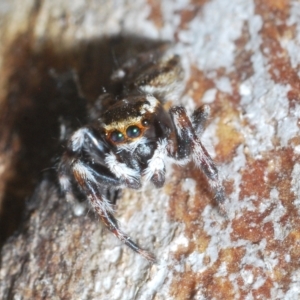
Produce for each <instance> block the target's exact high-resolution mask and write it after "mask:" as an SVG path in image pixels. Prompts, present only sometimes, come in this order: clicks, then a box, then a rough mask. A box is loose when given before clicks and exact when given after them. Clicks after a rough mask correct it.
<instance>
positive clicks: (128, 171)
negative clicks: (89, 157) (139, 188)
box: [105, 152, 139, 181]
mask: <svg viewBox="0 0 300 300" xmlns="http://www.w3.org/2000/svg"><path fill="white" fill-rule="evenodd" d="M105 163H106V165H107V166H108V168H109V170H110V171H111V172H112V173H113V174H114V175H115V176H116V177H117V178H123V179H126V178H131V179H133V180H134V181H138V178H139V171H137V170H134V169H132V168H129V167H128V166H127V165H126V164H125V163H121V162H119V161H118V160H117V158H116V156H115V154H113V153H112V152H110V153H109V154H107V155H106V158H105Z"/></svg>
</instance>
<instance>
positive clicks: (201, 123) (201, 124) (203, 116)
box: [191, 104, 210, 137]
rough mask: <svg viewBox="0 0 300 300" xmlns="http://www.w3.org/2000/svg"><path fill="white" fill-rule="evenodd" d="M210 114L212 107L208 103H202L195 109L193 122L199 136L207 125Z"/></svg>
mask: <svg viewBox="0 0 300 300" xmlns="http://www.w3.org/2000/svg"><path fill="white" fill-rule="evenodd" d="M209 115H210V107H209V106H208V105H205V104H204V105H202V106H200V107H198V108H197V109H196V110H194V112H193V114H192V118H191V119H192V124H193V127H194V129H195V132H196V134H197V136H198V137H199V136H201V135H202V133H203V131H204V129H205V125H206V121H207V119H208V117H209Z"/></svg>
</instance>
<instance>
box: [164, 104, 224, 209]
mask: <svg viewBox="0 0 300 300" xmlns="http://www.w3.org/2000/svg"><path fill="white" fill-rule="evenodd" d="M170 114H171V117H172V120H173V123H174V125H175V128H176V132H177V148H175V149H173V153H170V154H171V156H173V157H175V158H176V159H180V158H182V159H184V158H188V156H191V157H192V159H193V161H194V162H195V164H196V165H197V166H198V167H199V168H200V169H201V170H202V171H203V173H204V174H205V175H206V177H207V178H208V182H209V185H210V187H211V189H212V191H213V192H214V195H215V199H216V201H217V203H218V205H219V209H220V212H221V213H222V214H224V215H226V211H225V207H224V201H225V194H224V188H223V186H222V184H221V182H220V180H219V175H218V169H217V167H216V165H215V163H214V162H213V160H212V158H211V157H210V155H209V154H208V152H207V150H206V149H205V147H204V146H203V145H202V143H201V141H200V139H199V138H198V136H197V134H196V130H195V128H194V126H195V127H196V129H197V131H198V130H200V129H201V126H202V123H201V122H202V121H203V118H202V119H201V118H198V117H197V115H198V116H199V115H200V116H201V114H202V115H205V114H206V113H205V110H203V111H202V112H201V110H200V111H198V112H195V113H194V115H193V116H194V118H193V121H194V122H196V124H195V125H194V126H193V124H192V121H191V120H190V118H189V117H188V115H187V113H186V110H185V109H184V108H183V107H179V106H176V107H173V108H171V110H170ZM197 119H198V125H197Z"/></svg>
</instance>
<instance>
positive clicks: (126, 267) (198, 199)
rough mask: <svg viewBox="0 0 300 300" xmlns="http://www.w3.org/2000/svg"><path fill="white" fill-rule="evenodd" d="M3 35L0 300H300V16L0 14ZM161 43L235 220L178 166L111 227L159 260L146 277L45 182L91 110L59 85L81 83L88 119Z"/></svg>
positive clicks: (235, 2)
mask: <svg viewBox="0 0 300 300" xmlns="http://www.w3.org/2000/svg"><path fill="white" fill-rule="evenodd" d="M19 7H22V10H21V9H18V8H19ZM0 19H1V24H0V26H1V29H0V30H1V31H0V32H1V41H2V42H1V45H0V67H1V68H0V78H1V81H0V125H1V127H0V130H1V135H0V150H1V151H0V176H1V180H0V182H1V184H0V185H1V186H0V193H1V200H0V201H2V206H1V215H0V216H1V218H2V219H1V229H2V231H3V232H2V234H5V236H6V237H7V236H8V235H10V237H9V239H8V240H6V241H5V242H4V244H3V247H2V250H1V258H0V259H1V260H0V262H1V264H0V299H126V300H129V299H146V300H148V299H156V300H159V299H179V300H183V299H197V300H198V299H199V300H200V299H299V298H300V260H299V257H300V185H299V179H300V159H299V158H300V134H299V126H300V93H299V91H300V89H299V82H300V80H299V76H300V56H299V51H300V3H299V1H296V0H294V1H293V0H291V1H288V0H278V1H271V0H263V1H253V0H244V1H239V0H230V1H229V0H201V1H192V0H190V1H189V0H177V1H170V0H164V1H153V0H148V1H147V0H138V1H121V0H115V1H91V2H90V1H83V0H76V1H57V0H52V1H50V0H44V1H40V2H36V1H31V0H27V1H20V0H15V1H13V2H10V1H3V0H2V1H1V2H0ZM120 36H121V38H120ZM164 40H168V41H172V42H173V43H174V49H175V50H176V51H177V53H179V54H180V55H181V57H182V59H183V63H184V67H185V69H186V73H187V76H186V83H185V84H186V88H185V91H184V94H183V96H182V97H180V98H179V99H175V100H174V101H173V103H174V104H178V103H180V104H183V105H185V106H186V107H187V109H188V110H190V111H191V110H192V109H193V108H195V107H196V106H199V105H201V104H203V103H207V104H209V105H210V107H211V111H212V114H211V118H210V120H209V122H208V127H207V129H206V131H205V132H204V135H203V142H204V144H205V145H206V146H207V147H208V149H209V152H210V153H211V154H212V156H213V157H214V159H215V160H216V162H217V164H218V167H219V169H220V173H221V176H222V178H223V184H224V186H225V189H226V193H227V195H228V199H227V202H226V208H227V211H228V218H224V217H222V216H220V215H219V214H218V212H217V209H216V205H215V203H214V201H213V199H212V195H211V193H210V191H209V189H208V185H207V182H206V179H205V178H204V176H203V175H202V174H201V173H200V172H199V170H197V169H195V168H194V166H193V165H189V166H188V167H187V168H185V169H183V168H182V167H179V166H173V167H172V166H169V171H168V176H167V182H166V184H165V186H164V187H163V188H162V189H161V190H155V189H153V187H152V186H151V185H149V186H146V187H145V188H144V189H143V191H141V192H135V191H131V190H125V191H124V193H123V195H122V198H121V199H120V200H119V201H118V208H117V215H118V218H119V219H120V221H121V223H122V225H123V227H124V229H125V230H126V232H128V233H130V235H131V236H132V237H133V238H134V239H136V240H137V241H138V242H139V244H141V245H143V246H144V247H145V248H147V249H149V250H151V251H153V252H154V253H155V254H156V256H157V258H158V260H159V263H158V264H157V265H150V264H149V263H148V262H147V261H145V260H144V259H143V258H141V257H139V256H138V255H136V254H134V253H133V252H132V251H130V250H129V249H127V248H126V247H124V246H123V245H121V244H120V242H119V241H118V240H116V238H115V237H114V236H112V235H111V234H110V233H109V232H107V231H106V230H105V229H104V228H103V226H102V225H101V224H100V223H99V222H98V219H97V217H95V215H94V214H93V212H89V213H87V212H84V213H83V214H82V212H81V211H80V207H79V208H78V209H77V208H76V207H75V208H74V206H72V205H71V204H70V203H67V202H66V201H64V200H62V199H60V198H59V197H58V193H57V187H56V183H55V180H54V179H53V178H52V176H48V175H47V176H46V175H44V176H43V174H42V173H40V172H41V170H42V169H43V168H47V167H51V166H53V165H55V159H54V161H53V160H51V159H52V158H55V157H58V156H59V153H60V152H61V147H60V136H59V135H60V132H61V130H60V126H61V124H64V123H63V122H66V123H68V124H69V123H70V124H76V122H77V121H76V120H77V118H79V119H80V118H81V119H84V116H83V114H82V105H83V104H82V101H81V98H80V97H77V96H76V95H73V96H72V95H71V96H72V97H70V93H69V94H68V97H69V98H68V100H66V99H65V98H64V97H63V93H64V92H62V91H61V90H60V87H59V81H55V76H54V77H53V76H50V75H49V74H53V72H54V73H62V72H66V71H69V70H70V69H74V70H76V72H77V73H78V81H79V82H80V85H81V86H82V90H83V93H84V94H85V95H86V96H87V98H88V100H89V104H90V105H92V103H93V100H95V99H96V98H97V96H98V95H99V94H100V93H101V91H102V87H103V86H104V87H107V86H109V82H108V79H109V75H108V74H110V72H111V70H112V69H113V67H114V63H115V58H116V57H117V58H118V55H119V54H120V52H129V53H130V52H131V51H132V49H141V48H143V47H148V46H151V45H154V44H155V43H157V42H158V41H164ZM116 60H117V59H116ZM51 70H52V71H51ZM51 72H52V73H51ZM71 94H72V93H71ZM62 120H63V121H62ZM76 125H77V126H78V124H76ZM37 180H39V183H37ZM35 185H36V188H35V190H34V192H33V189H34V186H35ZM32 193H33V195H31V194H32ZM30 195H31V196H30ZM29 196H30V200H28V201H27V202H26V205H25V206H24V202H23V201H24V199H25V198H26V197H29ZM20 209H23V210H24V212H23V214H24V215H25V217H23V220H22V221H20V220H17V219H18V216H20ZM16 221H18V223H19V229H18V231H16V232H15V233H14V234H12V233H11V232H12V230H13V229H15V226H16V225H15V223H16ZM4 227H9V228H10V229H7V230H6V231H5V230H4V229H3V228H4Z"/></svg>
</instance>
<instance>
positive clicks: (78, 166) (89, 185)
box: [73, 161, 156, 263]
mask: <svg viewBox="0 0 300 300" xmlns="http://www.w3.org/2000/svg"><path fill="white" fill-rule="evenodd" d="M73 174H74V177H75V179H76V181H77V182H78V184H79V186H80V188H81V189H82V190H83V191H84V192H85V194H86V195H87V197H88V199H89V201H90V203H91V205H92V207H93V208H94V210H95V211H96V212H97V214H98V215H99V216H100V218H101V220H102V222H103V223H104V225H105V226H106V227H107V228H108V229H109V230H110V231H111V232H112V233H113V234H114V235H115V236H116V237H117V238H118V239H119V240H121V241H122V242H123V243H124V244H125V245H127V246H128V247H130V248H131V249H132V250H133V251H135V252H137V253H139V254H140V255H142V256H143V257H145V258H146V259H148V260H149V261H150V262H152V263H154V262H155V261H156V260H155V257H154V255H153V254H151V253H150V252H147V251H146V250H144V249H142V248H140V247H139V246H138V245H137V244H136V243H135V242H133V241H132V240H131V238H130V237H129V236H128V235H127V234H126V233H124V232H123V231H122V230H121V229H120V227H119V222H118V221H117V219H116V218H115V217H114V215H113V209H112V205H111V202H110V201H108V200H107V199H106V198H105V196H104V195H103V194H102V189H101V185H100V184H99V182H98V180H97V177H96V176H95V175H96V174H95V172H93V170H92V169H91V168H90V167H89V166H87V165H85V164H84V163H82V162H80V161H77V162H75V163H74V165H73Z"/></svg>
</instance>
